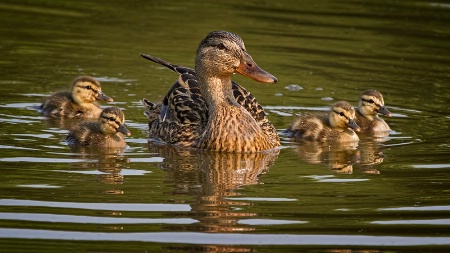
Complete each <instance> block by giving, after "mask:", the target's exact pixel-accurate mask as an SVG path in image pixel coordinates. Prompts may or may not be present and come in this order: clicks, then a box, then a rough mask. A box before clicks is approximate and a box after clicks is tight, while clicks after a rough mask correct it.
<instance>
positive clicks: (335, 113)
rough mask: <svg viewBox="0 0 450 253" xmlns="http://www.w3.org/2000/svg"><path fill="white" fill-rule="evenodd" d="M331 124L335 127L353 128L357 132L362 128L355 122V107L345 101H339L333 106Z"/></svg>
mask: <svg viewBox="0 0 450 253" xmlns="http://www.w3.org/2000/svg"><path fill="white" fill-rule="evenodd" d="M330 125H331V127H332V128H333V129H342V130H345V129H347V128H351V129H353V130H354V131H355V132H359V131H360V130H361V129H360V127H359V126H358V125H357V124H356V122H355V108H354V107H353V106H352V105H351V104H350V103H348V102H345V101H340V102H337V103H336V104H334V105H333V107H332V108H331V112H330Z"/></svg>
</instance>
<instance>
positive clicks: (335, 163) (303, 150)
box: [295, 141, 360, 174]
mask: <svg viewBox="0 0 450 253" xmlns="http://www.w3.org/2000/svg"><path fill="white" fill-rule="evenodd" d="M295 151H296V153H297V154H298V156H300V157H301V158H302V159H303V160H304V161H306V162H308V163H311V164H326V165H327V166H328V168H329V169H330V170H332V171H334V172H336V173H340V174H352V173H353V165H354V164H356V163H358V162H359V157H360V153H359V150H358V149H357V144H356V143H347V144H342V143H341V144H333V145H324V144H322V143H319V142H312V141H303V142H300V143H298V144H297V145H296V146H295Z"/></svg>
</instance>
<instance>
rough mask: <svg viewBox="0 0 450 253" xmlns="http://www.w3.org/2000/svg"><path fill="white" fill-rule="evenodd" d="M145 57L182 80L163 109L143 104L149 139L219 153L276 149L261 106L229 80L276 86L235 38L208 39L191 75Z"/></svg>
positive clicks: (211, 35)
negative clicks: (246, 79) (247, 79)
mask: <svg viewBox="0 0 450 253" xmlns="http://www.w3.org/2000/svg"><path fill="white" fill-rule="evenodd" d="M143 56H144V57H145V58H147V59H149V60H152V61H154V62H157V63H160V64H162V65H164V66H166V67H168V68H170V69H172V70H174V71H175V72H177V73H179V74H180V76H179V78H178V81H177V82H175V83H174V84H173V86H172V87H171V88H170V89H169V91H168V92H167V94H166V96H165V97H164V99H163V101H162V103H152V102H150V101H148V100H146V99H144V100H143V102H144V106H145V108H146V113H145V114H146V115H147V116H148V117H149V138H151V139H155V140H157V141H162V142H165V143H169V144H173V145H176V146H181V147H191V148H198V149H204V150H211V151H222V152H259V151H264V150H269V149H273V148H276V147H278V146H280V141H279V137H278V135H277V132H276V129H275V127H274V126H273V125H272V124H271V123H270V122H269V120H268V119H267V115H266V113H265V112H264V110H263V109H262V107H261V105H260V104H259V103H258V102H257V101H256V99H255V98H254V97H253V96H252V95H251V94H250V93H249V92H248V91H246V90H245V89H244V88H243V87H242V86H240V85H238V84H237V83H234V82H232V81H231V76H232V74H234V73H239V74H241V75H244V76H248V77H250V78H252V79H254V80H256V81H259V82H264V83H276V82H277V79H276V78H275V77H274V76H272V75H271V74H269V73H267V72H266V71H264V70H262V69H261V68H259V67H258V65H256V63H255V62H254V61H253V59H252V57H251V56H250V55H249V54H248V53H247V51H246V49H245V46H244V42H243V41H242V39H241V38H240V37H239V36H237V35H235V34H233V33H229V32H224V31H215V32H211V33H209V34H208V35H207V36H206V38H204V39H203V40H202V41H201V42H200V45H199V47H198V49H197V56H196V59H195V71H194V70H192V69H189V68H186V67H181V66H177V65H172V64H170V63H168V62H165V61H163V60H161V59H158V58H156V57H152V56H149V55H143Z"/></svg>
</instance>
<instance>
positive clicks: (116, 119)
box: [66, 106, 131, 148]
mask: <svg viewBox="0 0 450 253" xmlns="http://www.w3.org/2000/svg"><path fill="white" fill-rule="evenodd" d="M123 135H126V136H129V135H131V133H130V131H128V129H127V128H126V127H125V115H124V114H123V112H122V111H121V110H120V109H119V108H117V107H115V106H114V107H107V108H105V109H104V110H103V111H102V113H101V115H100V117H99V119H98V121H85V122H83V123H82V124H80V125H78V126H76V127H75V128H74V129H73V130H72V131H70V133H69V134H68V135H67V137H66V142H67V143H68V144H69V146H72V147H108V148H121V147H125V146H126V145H127V144H126V142H125V139H124V136H123Z"/></svg>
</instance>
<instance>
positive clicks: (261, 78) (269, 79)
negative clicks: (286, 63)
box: [236, 53, 278, 83]
mask: <svg viewBox="0 0 450 253" xmlns="http://www.w3.org/2000/svg"><path fill="white" fill-rule="evenodd" d="M236 72H237V73H239V74H241V75H243V76H248V77H250V78H251V79H253V80H255V81H257V82H261V83H276V82H277V81H278V80H277V78H276V77H274V76H273V75H271V74H270V73H268V72H266V71H265V70H263V69H261V68H260V67H258V65H257V64H256V62H255V61H253V59H252V57H251V56H250V55H249V54H247V53H244V57H243V58H242V60H241V64H239V67H238V68H237V69H236Z"/></svg>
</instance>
